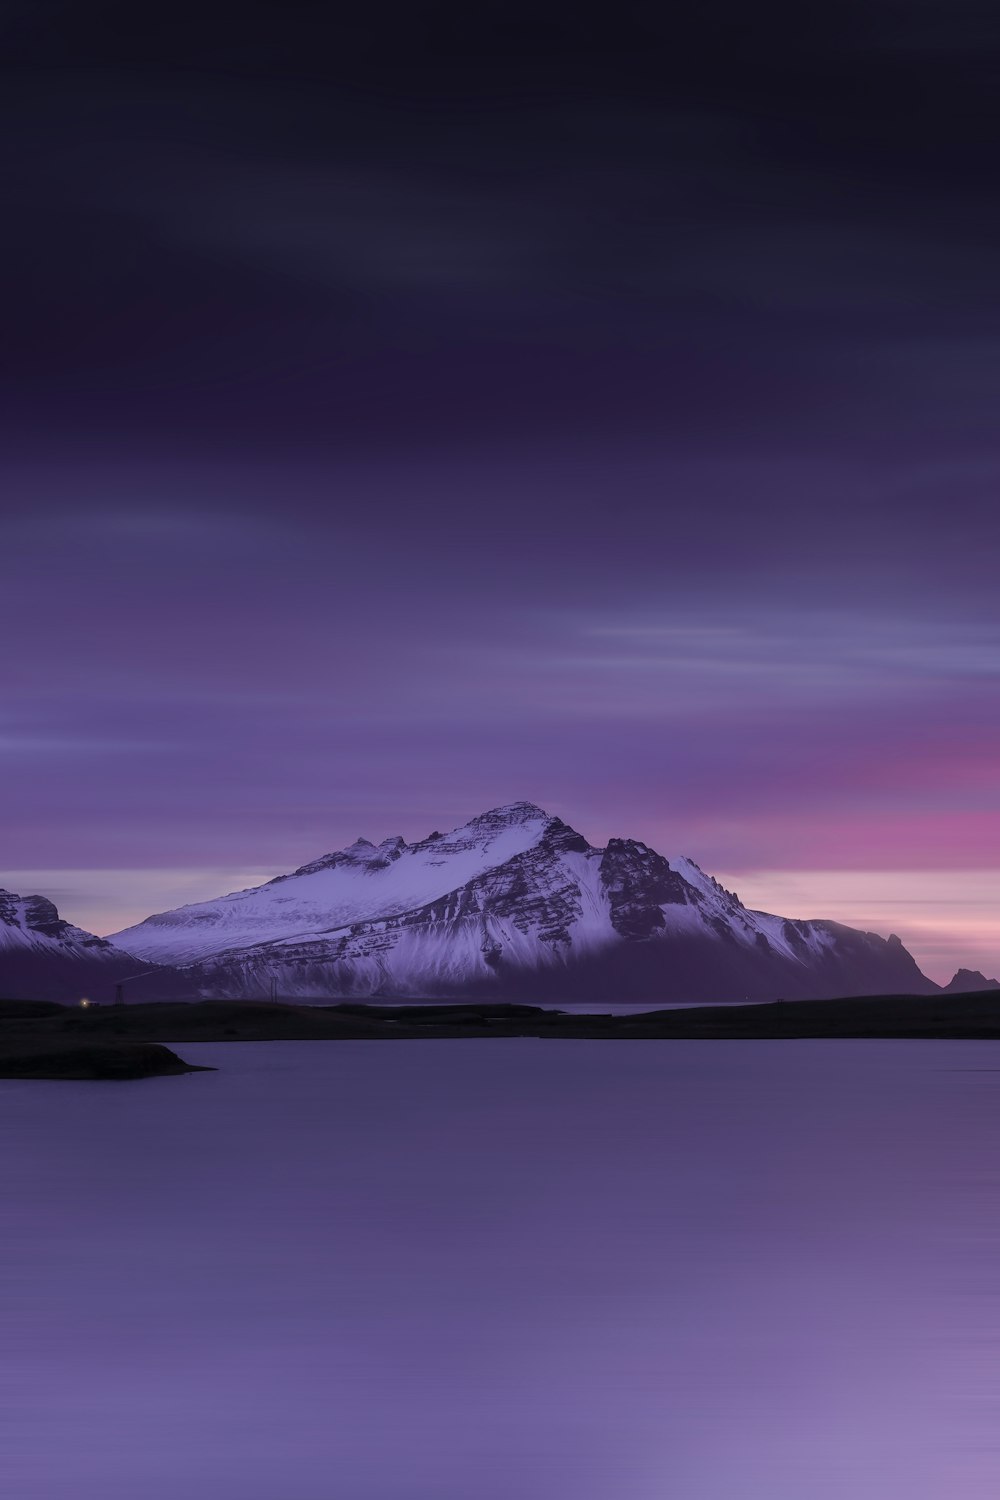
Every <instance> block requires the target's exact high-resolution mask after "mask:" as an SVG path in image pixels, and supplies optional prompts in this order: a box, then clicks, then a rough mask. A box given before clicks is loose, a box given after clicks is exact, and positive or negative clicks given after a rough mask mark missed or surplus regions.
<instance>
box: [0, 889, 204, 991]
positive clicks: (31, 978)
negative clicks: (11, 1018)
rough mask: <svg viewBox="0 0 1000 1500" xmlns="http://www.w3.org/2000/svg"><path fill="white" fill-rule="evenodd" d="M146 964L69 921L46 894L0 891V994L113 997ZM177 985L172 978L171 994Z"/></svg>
mask: <svg viewBox="0 0 1000 1500" xmlns="http://www.w3.org/2000/svg"><path fill="white" fill-rule="evenodd" d="M146 968H147V965H145V964H144V963H141V962H139V963H137V962H136V960H135V959H134V958H133V957H132V956H131V955H130V954H128V953H125V952H123V951H122V950H121V949H120V948H116V947H114V945H113V944H112V943H110V942H108V941H107V939H106V938H101V937H95V936H94V934H93V933H92V932H84V930H83V929H82V928H81V927H74V926H72V924H71V923H69V922H64V921H63V920H62V918H61V917H60V915H59V913H58V911H57V910H56V908H55V907H54V906H53V904H52V902H51V901H47V900H46V899H45V897H44V896H15V895H14V894H13V892H11V891H4V890H0V998H3V999H13V1000H77V999H80V998H82V997H84V996H86V997H87V998H88V999H92V1000H96V1001H110V1000H111V999H112V998H113V993H114V986H115V985H116V984H117V983H119V982H120V981H121V980H124V979H126V978H131V977H132V976H133V975H140V974H142V972H143V971H144V970H145V969H146ZM175 986H176V980H175V978H174V977H173V976H171V977H170V982H169V988H170V991H171V992H172V991H173V989H174V987H175Z"/></svg>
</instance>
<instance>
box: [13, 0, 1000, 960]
mask: <svg viewBox="0 0 1000 1500" xmlns="http://www.w3.org/2000/svg"><path fill="white" fill-rule="evenodd" d="M806 9H807V10H808V9H809V8H806ZM473 10H474V11H475V15H474V17H470V14H469V8H468V7H465V6H462V7H459V6H451V5H445V6H440V7H436V8H435V9H434V10H433V11H430V10H425V9H424V8H422V7H405V6H398V5H393V6H387V5H382V6H380V5H375V6H373V7H369V8H367V9H366V12H365V17H366V18H365V19H358V18H355V19H348V20H345V19H343V17H341V16H335V15H334V12H333V10H332V9H331V10H328V9H327V8H326V7H298V8H294V13H293V12H290V11H289V9H288V8H287V7H277V6H274V5H264V4H250V5H248V6H246V7H243V8H242V9H241V15H240V18H239V22H238V25H237V27H236V28H235V29H234V26H233V24H232V21H231V12H230V13H229V18H228V19H227V18H226V17H224V14H223V10H222V8H221V7H217V6H215V5H213V4H212V3H208V4H204V5H201V6H199V7H197V8H193V7H192V8H190V9H189V8H188V7H186V6H185V5H183V4H181V5H179V6H176V5H175V6H171V7H170V8H169V9H168V8H166V7H164V8H162V9H159V8H157V7H155V6H154V7H153V9H152V11H149V10H145V9H143V10H142V11H141V12H138V11H136V10H135V9H134V8H133V7H125V6H118V5H106V6H97V7H96V8H94V7H89V8H88V13H87V15H86V16H84V15H83V14H82V12H81V11H80V9H79V7H74V6H72V5H59V4H46V3H44V0H38V3H33V4H32V5H31V6H27V5H25V6H18V5H14V6H8V7H5V8H4V11H3V17H2V18H0V30H2V31H5V32H6V36H5V42H6V45H5V48H4V52H5V55H6V57H7V59H8V61H7V64H6V74H5V76H4V78H3V79H2V80H0V81H2V84H3V87H2V89H0V101H2V102H0V110H2V111H3V114H4V115H5V117H6V118H5V121H4V123H5V127H6V135H7V138H8V139H10V140H14V141H16V142H17V143H18V150H17V154H16V157H15V159H14V161H13V162H12V163H11V171H10V175H9V180H8V185H7V190H6V195H7V205H6V215H5V216H6V217H7V218H8V227H7V228H6V229H5V243H4V245H3V247H2V251H0V258H2V261H3V269H4V272H5V285H6V287H7V289H8V293H9V304H10V305H9V308H8V313H7V316H6V317H5V330H4V341H3V342H4V364H3V369H2V372H0V411H2V417H0V422H2V430H0V438H2V454H3V458H2V473H0V484H2V495H3V502H2V503H3V521H4V524H3V532H2V536H3V556H4V564H5V566H4V588H3V595H2V599H3V611H4V617H5V642H6V649H5V652H4V658H3V666H2V669H0V675H2V687H3V692H2V697H0V753H2V756H3V765H4V770H5V774H4V776H3V782H2V784H3V786H4V788H5V790H6V795H5V797H4V804H5V805H4V816H3V829H4V849H5V852H6V859H5V862H4V865H5V868H4V874H3V877H2V879H0V883H4V882H5V883H7V884H11V885H15V887H16V885H17V884H18V883H20V884H24V882H25V881H29V882H30V880H31V878H32V876H33V875H37V876H39V877H40V876H42V875H44V876H45V878H46V882H47V885H46V887H45V888H46V889H47V890H48V892H49V893H50V894H52V895H53V896H54V897H55V899H57V900H59V901H61V904H62V906H63V907H64V909H65V911H66V914H68V915H69V916H71V917H75V918H76V919H77V920H80V921H82V922H86V923H87V925H91V926H95V927H97V928H99V929H100V928H103V929H104V930H109V929H112V928H114V927H116V926H120V925H122V924H123V922H124V921H125V920H126V919H129V918H131V917H133V916H136V917H138V916H141V915H144V914H146V913H147V912H148V911H149V910H151V909H154V908H156V907H159V906H163V905H169V904H173V903H174V902H175V900H177V899H182V898H183V896H185V895H186V896H187V897H188V899H190V898H192V897H193V896H200V895H208V894H214V893H217V892H218V890H219V889H220V888H222V887H226V888H228V887H229V886H230V885H231V884H233V883H237V884H238V883H245V880H244V879H243V877H247V878H250V877H256V876H266V875H270V874H273V873H275V872H276V871H278V870H281V869H286V868H289V867H290V866H293V865H296V864H299V863H301V862H302V861H304V860H306V859H309V858H312V857H315V856H317V855H319V854H321V853H323V852H325V851H326V850H328V849H330V848H333V847H337V846H338V845H341V844H343V843H346V842H349V841H350V840H351V839H353V838H354V837H355V836H356V835H357V834H359V833H363V834H365V835H367V836H369V837H373V838H379V837H381V836H384V835H385V834H388V833H396V832H400V833H402V834H404V835H405V836H407V837H410V836H422V835H424V834H426V833H427V832H428V831H429V830H430V829H431V828H434V827H446V826H448V825H450V824H455V823H458V822H460V821H463V820H464V819H465V818H466V817H468V816H470V815H471V814H473V813H475V812H477V811H480V810H482V809H483V808H485V807H487V806H491V805H494V804H497V803H500V802H504V801H508V800H513V799H516V798H521V797H526V798H529V799H531V800H533V801H537V802H540V803H541V804H542V805H543V806H545V807H547V808H549V809H550V810H551V811H553V812H556V813H559V814H561V815H562V816H564V817H565V818H566V819H567V820H568V821H570V822H572V823H573V824H575V825H576V826H578V827H579V828H580V829H581V831H582V832H584V833H586V834H587V836H588V837H590V838H591V839H592V840H593V841H595V842H596V841H601V840H603V838H605V837H606V836H608V835H611V834H632V835H635V836H637V837H642V838H645V839H648V840H649V841H650V842H652V843H654V844H655V845H656V846H657V847H659V848H661V849H662V850H663V851H664V852H665V853H668V854H669V853H671V852H685V853H689V854H691V855H692V856H693V857H694V858H696V859H698V860H699V862H700V863H702V864H704V865H705V866H706V867H707V868H709V869H710V870H712V871H713V872H716V873H719V874H724V875H725V876H726V877H727V878H732V879H734V880H736V881H738V882H739V885H738V888H739V889H740V893H741V894H742V895H744V897H746V898H748V899H753V900H759V901H760V902H761V903H762V904H763V903H765V901H767V900H769V899H770V898H771V897H776V896H777V894H778V893H780V894H781V898H782V899H783V900H785V902H786V909H787V910H788V911H789V914H791V915H823V914H829V915H841V914H844V913H848V912H849V914H850V917H851V919H852V920H857V921H860V922H864V923H866V924H867V925H871V926H873V927H875V928H876V929H878V930H886V929H887V927H888V925H890V924H889V921H888V918H889V916H890V915H891V917H892V922H891V925H892V926H893V927H894V928H895V929H896V930H898V931H900V933H901V935H903V936H904V939H905V940H908V941H909V942H910V943H911V945H912V946H913V947H914V949H915V951H917V952H918V956H920V957H921V958H922V959H923V961H924V962H925V963H926V964H927V967H928V970H929V972H932V973H934V974H935V977H947V973H948V972H950V971H951V970H953V969H954V967H955V966H956V965H957V963H959V962H968V961H970V960H975V962H976V963H977V965H979V966H986V967H987V968H989V966H990V965H992V966H993V968H992V969H990V972H993V970H995V969H996V968H998V967H1000V924H998V923H996V922H994V919H993V915H992V913H993V911H994V910H995V901H994V897H1000V873H998V872H1000V856H998V854H997V852H996V851H997V848H998V833H1000V801H998V779H997V772H996V767H997V764H998V760H1000V757H998V750H1000V700H998V694H997V676H998V671H1000V606H998V604H997V592H996V564H997V543H998V541H1000V519H998V508H997V483H996V481H997V476H998V473H1000V452H998V442H997V435H996V410H997V387H998V375H1000V309H998V301H997V297H996V246H997V228H998V218H1000V211H998V207H997V201H996V195H995V191H994V186H993V180H994V169H995V160H996V150H997V147H998V144H1000V143H998V141H997V139H996V136H997V125H996V118H995V99H994V89H995V64H996V52H997V48H998V41H1000V22H998V20H997V17H996V13H995V11H994V10H993V9H992V8H990V7H987V6H986V5H985V4H978V3H977V4H972V3H962V0H959V3H957V4H954V5H952V6H950V7H949V8H948V11H947V14H945V12H944V10H943V8H942V7H940V6H938V5H932V4H929V3H927V4H923V3H920V0H917V3H914V4H912V5H909V6H907V7H903V6H900V5H896V4H893V3H889V0H875V3H872V0H866V3H864V4H861V3H858V4H854V5H852V4H847V5H845V6H842V7H837V8H836V9H835V10H834V11H830V12H829V14H828V16H827V18H826V22H824V21H823V18H822V17H819V18H818V17H817V16H816V15H815V14H812V15H809V16H803V15H802V14H800V13H799V12H798V11H797V10H788V11H786V10H785V9H784V8H779V7H776V6H773V5H768V4H765V5H764V6H763V8H761V7H756V8H754V10H753V12H752V14H751V12H750V11H748V10H747V9H746V7H744V6H736V5H732V6H731V7H728V8H727V7H726V6H724V7H723V8H722V10H721V11H720V10H719V9H718V8H717V7H716V8H713V9H712V14H711V17H710V18H708V17H706V18H705V19H704V20H700V19H698V18H697V17H687V18H684V19H678V18H677V17H676V16H674V15H672V14H669V13H668V11H665V10H664V9H663V8H662V7H647V6H644V5H633V6H630V5H626V6H624V7H619V8H618V9H617V10H616V12H615V17H614V21H613V27H612V29H611V30H610V31H609V30H607V29H604V30H601V31H588V30H586V29H585V27H584V24H583V23H582V22H581V21H580V20H579V19H578V18H577V19H575V20H573V21H572V23H567V24H563V23H561V22H560V21H559V20H558V19H557V14H558V13H557V12H555V11H552V12H550V11H549V10H548V9H547V8H546V7H544V6H543V7H542V8H541V10H539V8H538V7H537V6H534V7H523V8H519V7H517V6H512V5H509V4H507V5H503V6H501V5H495V6H494V5H492V4H486V5H484V6H478V7H474V8H473ZM823 24H827V25H828V26H829V31H828V33H827V34H822V32H821V31H819V30H817V27H818V26H822V25H823ZM806 25H808V28H809V29H808V31H807V30H806V29H804V28H805V27H806ZM8 872H9V873H8ZM108 872H112V874H113V878H112V876H109V874H108ZM124 872H134V873H133V874H131V875H130V874H128V873H124ZM838 872H840V873H839V874H838ZM845 872H847V873H851V872H854V873H856V874H857V876H858V879H857V881H856V883H855V884H854V885H853V887H852V886H848V887H845V885H844V883H843V880H842V878H841V876H842V875H843V873H845ZM975 872H980V874H981V880H980V882H979V883H977V877H976V874H975ZM796 875H799V876H800V877H801V879H800V880H799V882H798V884H796V881H795V878H794V877H795V876H796ZM862 877H863V878H862ZM890 877H892V879H890ZM893 881H895V884H894V883H893ZM220 882H221V886H220ZM35 883H36V885H39V884H40V881H39V880H36V881H35ZM852 892H853V894H852ZM178 893H181V894H178Z"/></svg>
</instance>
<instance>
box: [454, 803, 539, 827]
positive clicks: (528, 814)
mask: <svg viewBox="0 0 1000 1500" xmlns="http://www.w3.org/2000/svg"><path fill="white" fill-rule="evenodd" d="M548 818H549V814H548V813H547V812H546V811H545V809H544V808H543V807H539V806H538V804H537V802H507V803H505V804H504V805H503V807H491V808H490V809H489V811H488V812H484V813H480V814H479V815H478V817H475V818H470V819H469V824H470V825H471V824H473V823H489V824H493V825H497V826H498V825H500V824H514V823H533V822H535V821H536V820H541V821H543V822H547V821H548Z"/></svg>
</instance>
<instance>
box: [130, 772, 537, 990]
mask: <svg viewBox="0 0 1000 1500" xmlns="http://www.w3.org/2000/svg"><path fill="white" fill-rule="evenodd" d="M552 826H559V827H561V826H562V825H561V824H560V823H559V820H558V819H557V818H550V817H549V815H548V814H547V813H546V812H544V811H543V809H542V808H540V807H536V806H535V804H534V803H531V802H516V803H512V804H510V805H509V806H506V807H498V808H494V809H492V810H491V811H490V812H486V813H481V814H480V815H479V816H478V817H475V818H472V819H471V820H470V821H469V822H468V823H464V824H463V825H462V826H461V827H460V828H456V829H453V830H452V832H451V833H447V834H431V835H430V836H429V837H428V838H426V839H423V840H421V841H420V842H418V843H415V844H407V843H406V842H405V841H404V840H403V839H402V838H401V837H400V836H398V835H396V836H394V837H392V838H387V839H383V840H382V842H381V843H379V844H374V843H372V842H371V841H370V840H369V839H365V838H358V839H356V840H355V841H354V843H353V844H349V845H348V846H347V847H346V848H345V849H340V850H337V851H336V852H334V853H332V854H326V855H323V856H322V857H321V858H320V859H317V860H313V861H312V862H311V863H310V864H306V865H302V866H300V868H299V869H297V870H295V871H293V872H292V873H291V874H288V875H278V876H276V877H275V879H273V880H270V881H268V882H267V884H266V885H262V886H254V887H251V888H250V889H249V890H245V891H234V892H233V893H232V894H230V895H228V896H222V897H220V898H218V899H217V900H214V901H201V902H197V903H195V904H193V905H191V906H182V907H178V908H177V909H176V910H174V911H169V912H161V913H158V914H157V915H156V916H152V917H149V918H147V919H146V921H144V922H140V923H138V924H137V925H136V926H135V927H129V928H126V929H124V931H122V932H120V933H117V934H115V936H114V938H113V941H114V942H116V943H118V944H119V945H120V946H121V947H122V948H124V949H125V950H126V951H127V952H129V953H133V954H135V956H136V957H137V958H143V959H146V960H147V961H149V962H151V963H170V964H191V963H195V962H196V961H198V960H199V959H203V958H205V957H207V956H209V955H211V954H216V953H218V952H219V951H220V950H223V949H229V948H240V947H245V946H249V945H256V944H260V943H266V942H278V941H283V940H288V939H291V938H295V937H298V936H305V935H313V934H315V933H316V932H318V931H319V932H322V931H326V930H329V929H333V928H339V927H343V926H349V925H350V924H352V923H355V922H359V921H370V920H372V919H373V918H379V917H387V916H393V915H396V914H398V913H400V912H403V911H407V910H409V909H411V908H413V907H417V906H424V905H426V904H427V903H428V902H432V901H434V900H436V899H438V898H439V897H441V896H443V895H446V894H447V893H448V892H449V891H452V890H455V889H456V888H457V887H459V886H462V885H465V884H467V882H468V881H470V880H473V879H475V877H476V876H478V875H481V874H482V873H483V872H484V871H486V870H488V869H491V868H492V867H494V866H496V865H501V864H504V863H505V862H506V861H507V860H509V859H512V858H513V857H514V856H515V855H517V854H520V853H523V852H524V851H525V850H526V849H530V848H531V847H532V846H533V845H535V844H536V843H538V841H539V840H540V839H541V838H542V837H543V836H544V834H545V833H546V831H547V830H548V829H550V828H551V827H552Z"/></svg>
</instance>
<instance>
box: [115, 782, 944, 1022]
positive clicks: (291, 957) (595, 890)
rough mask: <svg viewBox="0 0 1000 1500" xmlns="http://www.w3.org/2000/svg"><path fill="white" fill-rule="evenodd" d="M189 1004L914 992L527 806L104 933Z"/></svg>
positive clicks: (845, 936)
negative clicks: (176, 980) (188, 997)
mask: <svg viewBox="0 0 1000 1500" xmlns="http://www.w3.org/2000/svg"><path fill="white" fill-rule="evenodd" d="M115 942H116V943H117V944H118V945H119V946H120V947H122V948H125V949H126V950H127V951H128V952H130V953H132V954H135V955H136V956H137V957H139V958H141V959H145V960H147V961H152V962H157V963H170V964H184V965H190V966H192V967H191V968H190V969H189V970H188V974H189V978H190V982H191V983H192V984H194V985H195V986H196V987H197V988H198V990H199V991H200V992H201V993H203V994H216V995H231V996H250V997H252V996H261V995H266V994H267V993H268V992H269V990H270V987H271V985H272V983H273V984H274V985H275V986H276V988H277V991H278V993H279V994H281V995H283V996H290V997H291V996H298V997H301V998H305V999H330V998H338V997H354V998H365V997H368V996H410V997H432V996H443V997H447V996H459V995H475V994H494V995H503V996H504V997H505V998H534V999H539V1000H571V999H574V998H575V999H600V1000H606V1001H612V1000H640V999H642V1000H658V1001H664V1002H666V1001H673V1000H739V999H744V998H751V999H773V998H777V997H778V996H786V997H788V998H793V997H806V996H816V997H819V996H824V995H847V994H869V993H870V994H875V993H892V992H910V993H917V992H930V991H933V990H935V989H936V988H937V987H936V986H935V985H934V984H932V982H931V981H930V980H928V979H926V978H925V976H924V975H923V974H921V973H920V970H919V969H918V968H917V966H916V964H915V963H914V961H913V959H912V958H911V956H910V955H909V953H907V951H906V949H905V948H904V947H903V945H902V944H901V943H900V942H899V940H898V938H889V939H888V940H886V939H883V938H881V937H878V936H876V935H874V934H872V933H862V932H856V931H854V930H853V929H851V928H847V927H842V926H839V925H838V924H836V923H832V922H800V921H789V920H786V919H785V918H782V917H777V916H771V915H769V914H767V913H763V912H753V911H748V910H747V908H746V907H744V906H743V905H742V903H741V902H740V901H739V900H738V898H737V897H736V896H734V895H733V894H732V893H731V892H728V891H725V890H723V888H722V887H721V886H720V885H719V884H718V883H717V882H716V881H714V880H713V879H712V878H711V877H710V876H708V875H706V874H705V873H704V872H703V871H702V870H700V869H699V868H698V866H697V865H696V864H694V863H693V861H691V860H688V859H679V860H676V861H674V862H673V863H671V862H668V861H667V860H666V859H665V858H664V857H663V856H662V855H660V854H657V853H656V851H655V850H652V849H650V848H649V847H648V846H647V845H645V844H642V843H638V842H636V841H634V840H630V839H612V840H611V841H610V843H609V844H608V846H607V848H605V849H595V848H592V847H591V846H590V845H589V844H588V843H587V841H586V840H585V839H584V838H583V837H582V836H581V835H580V834H578V833H576V832H575V831H574V830H573V829H572V828H569V827H568V826H567V825H566V824H565V823H563V822H562V821H561V820H560V819H558V818H553V817H549V816H548V815H547V814H546V813H544V812H543V811H542V809H541V808H539V807H536V806H535V805H534V804H532V803H525V802H519V803H515V804H513V805H512V806H509V807H502V808H496V809H494V810H493V811H492V812H489V813H485V814H483V815H482V816H481V817H478V818H474V819H473V820H472V821H471V822H470V823H467V824H465V825H464V826H463V827H461V828H458V829H456V830H455V831H454V832H452V833H450V834H446V835H441V834H432V835H430V837H429V838H427V839H424V840H422V841H421V842H420V843H417V844H412V845H407V844H406V843H404V841H403V840H402V839H400V838H394V839H386V840H385V841H384V842H382V843H381V844H378V845H374V844H371V843H368V842H367V841H365V840H362V839H359V840H358V841H357V842H356V843H354V844H352V845H351V846H350V847H349V848H348V849H344V850H341V851H340V852H339V853H336V854H330V855H327V856H325V857H324V858H323V859H320V860H317V861H315V863H313V864H309V865H304V866H303V867H302V868H301V869H300V870H296V871H295V872H294V873H293V874H291V875H286V876H279V877H278V878H277V879H276V880H273V881H270V882H269V883H268V884H267V885H264V886H259V887H256V888H254V889H252V890H249V891H239V892H236V893H234V894H233V895H230V896H224V897H222V898H220V899H219V900H217V901H209V902H202V903H200V904H198V905H195V906H188V907H181V908H179V909H178V910H177V911H173V912H166V913H163V914H161V915H158V916H155V917H150V918H149V919H148V920H147V921H146V922H143V923H140V924H139V925H138V926H136V927H133V928H129V929H127V930H126V931H124V932H121V933H118V934H116V936H115Z"/></svg>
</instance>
